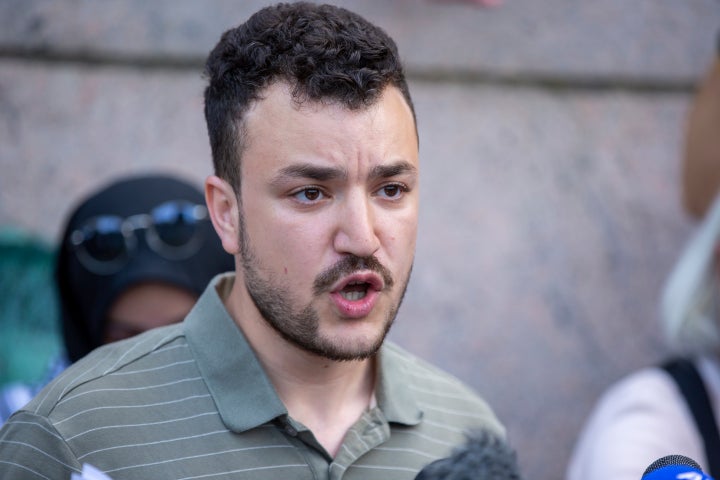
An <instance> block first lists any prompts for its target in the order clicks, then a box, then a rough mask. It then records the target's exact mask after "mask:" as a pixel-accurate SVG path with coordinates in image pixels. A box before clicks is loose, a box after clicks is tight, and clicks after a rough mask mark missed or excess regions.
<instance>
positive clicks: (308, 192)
mask: <svg viewBox="0 0 720 480" xmlns="http://www.w3.org/2000/svg"><path fill="white" fill-rule="evenodd" d="M292 197H293V198H294V199H295V200H297V201H298V202H301V203H315V202H319V201H320V200H323V199H324V198H325V193H324V192H323V191H322V190H320V189H319V188H317V187H305V188H303V189H302V190H298V191H297V192H295V193H293V194H292Z"/></svg>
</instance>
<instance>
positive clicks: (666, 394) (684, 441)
mask: <svg viewBox="0 0 720 480" xmlns="http://www.w3.org/2000/svg"><path fill="white" fill-rule="evenodd" d="M670 453H677V454H683V455H687V456H689V457H691V458H695V459H698V457H699V456H701V454H702V446H701V444H700V441H699V438H697V435H696V434H695V428H694V424H693V420H692V417H690V414H689V411H688V409H687V406H686V404H685V400H684V398H683V397H682V396H681V394H680V392H679V390H678V389H677V387H676V386H675V383H674V381H673V379H672V378H671V377H670V376H669V375H668V374H667V373H666V372H665V371H664V370H662V369H661V368H657V367H650V368H644V369H641V370H638V371H636V372H633V373H631V374H629V375H627V376H626V377H624V378H622V379H621V380H619V381H617V382H616V383H614V384H613V385H611V386H610V387H609V388H608V389H607V390H606V391H605V392H604V393H603V394H602V395H601V396H600V398H599V399H598V401H597V403H596V405H595V407H594V408H593V410H592V412H591V413H590V416H589V417H588V420H587V422H586V424H585V425H584V427H583V429H582V431H581V433H580V436H579V439H578V442H577V444H576V446H575V450H574V452H573V455H572V458H571V461H570V465H569V468H568V480H576V479H581V478H582V479H584V480H591V479H600V478H618V479H620V480H622V479H625V478H628V479H630V478H634V479H637V478H640V476H641V475H642V473H643V471H644V469H645V468H646V467H647V466H648V465H649V464H650V463H652V462H653V461H654V460H656V459H658V458H660V457H662V456H665V455H668V454H670Z"/></svg>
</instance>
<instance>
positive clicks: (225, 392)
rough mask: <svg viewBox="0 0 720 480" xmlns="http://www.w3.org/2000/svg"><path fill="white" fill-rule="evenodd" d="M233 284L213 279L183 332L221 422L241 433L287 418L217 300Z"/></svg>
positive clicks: (227, 279) (224, 277)
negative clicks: (276, 419)
mask: <svg viewBox="0 0 720 480" xmlns="http://www.w3.org/2000/svg"><path fill="white" fill-rule="evenodd" d="M233 281H234V275H233V274H223V275H219V276H217V277H215V278H214V279H213V280H212V281H211V282H210V284H209V285H208V287H207V288H206V289H205V292H204V293H203V294H202V295H201V296H200V298H199V299H198V302H197V304H196V305H195V307H194V308H193V309H192V311H191V312H190V314H189V315H188V316H187V318H186V319H185V325H184V328H185V335H186V337H187V341H188V344H189V345H190V348H191V349H192V351H193V354H194V355H195V358H196V360H197V365H198V368H199V369H200V373H201V374H202V377H203V378H204V379H205V383H206V384H207V386H208V389H209V390H210V394H211V395H212V397H213V400H214V401H215V405H216V406H217V409H218V412H219V414H220V417H221V418H222V420H223V423H224V424H225V426H227V427H228V428H229V429H230V430H232V431H234V432H243V431H245V430H249V429H251V428H254V427H257V426H260V425H262V424H264V423H267V422H269V421H271V420H273V419H275V418H277V417H279V416H282V415H287V409H286V408H285V405H283V403H282V401H281V400H280V397H278V395H277V392H276V391H275V388H274V387H273V386H272V384H271V383H270V380H269V379H268V377H267V375H266V374H265V371H264V370H263V368H262V366H261V365H260V362H259V361H258V359H257V357H255V354H254V353H253V351H252V348H250V345H249V344H248V343H247V340H246V339H245V336H244V335H243V334H242V332H241V331H240V329H239V328H238V326H237V325H236V324H235V322H234V321H233V319H232V317H230V314H229V313H228V311H227V309H226V308H225V305H224V304H223V302H222V298H221V295H222V296H225V295H226V294H227V292H229V290H230V288H231V287H232V284H233Z"/></svg>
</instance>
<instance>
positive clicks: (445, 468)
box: [415, 430, 522, 480]
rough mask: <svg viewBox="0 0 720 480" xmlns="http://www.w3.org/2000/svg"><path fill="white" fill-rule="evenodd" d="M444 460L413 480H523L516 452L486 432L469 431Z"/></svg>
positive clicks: (436, 462) (438, 461)
mask: <svg viewBox="0 0 720 480" xmlns="http://www.w3.org/2000/svg"><path fill="white" fill-rule="evenodd" d="M465 436H466V439H467V440H466V442H465V443H464V444H463V445H462V446H461V447H458V448H456V449H455V450H454V451H453V452H452V454H451V455H450V456H449V457H447V458H441V459H439V460H435V461H434V462H432V463H430V464H428V465H426V466H425V468H423V469H422V470H420V472H419V473H418V474H417V476H416V477H415V480H522V476H521V475H520V468H519V467H518V463H517V456H516V454H515V451H514V450H513V449H512V448H510V446H509V445H508V444H507V443H506V442H505V441H504V440H503V439H501V438H500V437H498V436H496V435H493V434H491V433H490V432H487V431H485V430H477V431H473V432H469V433H468V434H466V435H465Z"/></svg>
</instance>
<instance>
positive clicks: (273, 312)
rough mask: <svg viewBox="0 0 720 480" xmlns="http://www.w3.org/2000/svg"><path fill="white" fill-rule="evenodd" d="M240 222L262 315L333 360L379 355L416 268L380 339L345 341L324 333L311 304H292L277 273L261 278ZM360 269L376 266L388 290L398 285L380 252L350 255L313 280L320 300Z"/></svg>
mask: <svg viewBox="0 0 720 480" xmlns="http://www.w3.org/2000/svg"><path fill="white" fill-rule="evenodd" d="M240 223H241V229H240V231H241V232H242V233H241V238H240V241H241V244H240V245H241V251H240V254H241V258H242V268H243V274H244V280H245V288H246V290H247V292H248V294H249V295H250V298H251V299H252V301H253V303H254V304H255V307H256V308H257V309H258V311H259V312H260V315H261V316H262V318H263V319H264V320H265V322H267V324H268V325H269V326H270V327H271V328H272V329H273V330H275V331H276V332H277V333H278V334H279V335H280V336H281V337H282V338H284V339H285V340H286V341H287V342H288V343H290V344H292V345H295V346H296V347H298V348H300V349H302V350H304V351H306V352H309V353H312V354H314V355H317V356H320V357H323V358H327V359H329V360H333V361H353V360H365V359H367V358H370V357H372V356H373V355H375V353H377V351H378V350H379V349H380V347H381V346H382V344H383V342H384V340H385V337H386V336H387V334H388V332H389V331H390V328H391V327H392V324H393V322H394V320H395V317H396V316H397V312H398V310H399V309H400V305H401V304H402V301H403V298H404V297H405V291H406V290H407V285H408V282H409V281H410V274H411V271H412V267H410V270H409V271H408V273H407V275H406V276H405V278H404V279H403V280H404V281H403V282H402V284H401V285H400V289H401V290H400V292H401V293H400V296H399V298H398V300H397V302H396V303H395V304H394V305H392V306H391V307H390V308H389V309H388V311H387V312H386V314H385V319H384V321H383V325H382V328H381V330H380V331H379V332H378V334H377V335H376V336H375V338H372V339H365V340H364V341H359V340H352V339H347V340H345V341H343V340H344V339H338V338H330V337H326V336H322V335H320V315H319V314H318V312H317V311H316V310H315V308H313V306H312V304H310V303H308V304H307V305H305V306H302V307H300V308H295V306H294V305H293V304H292V295H291V293H290V292H289V291H288V289H287V288H285V287H284V286H282V285H280V284H279V283H278V282H275V281H273V277H272V275H270V276H269V277H268V278H263V277H262V276H261V274H260V270H261V268H260V264H259V261H258V259H257V257H256V255H255V254H254V252H253V250H252V248H251V246H250V243H249V239H248V238H247V234H246V233H245V228H244V225H242V223H243V222H242V221H241V222H240ZM358 270H371V271H373V272H375V273H377V274H378V275H380V276H382V278H383V281H384V284H385V287H384V291H390V290H392V287H393V286H394V284H395V282H394V280H393V277H392V274H391V273H390V271H389V270H388V269H387V268H386V267H385V266H383V265H382V264H381V263H380V261H378V259H377V258H376V257H375V256H369V257H358V256H355V255H348V256H345V257H343V258H342V259H340V260H339V261H338V262H337V263H335V264H334V265H332V266H331V267H329V268H327V269H326V270H324V271H323V272H321V273H320V274H319V275H318V276H317V277H316V278H315V281H314V282H313V296H314V298H318V297H319V296H320V295H322V294H324V293H327V292H329V290H330V288H331V286H332V285H333V284H335V282H337V280H338V279H340V278H342V277H343V276H345V275H349V274H351V273H353V272H355V271H358ZM352 321H356V320H352Z"/></svg>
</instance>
